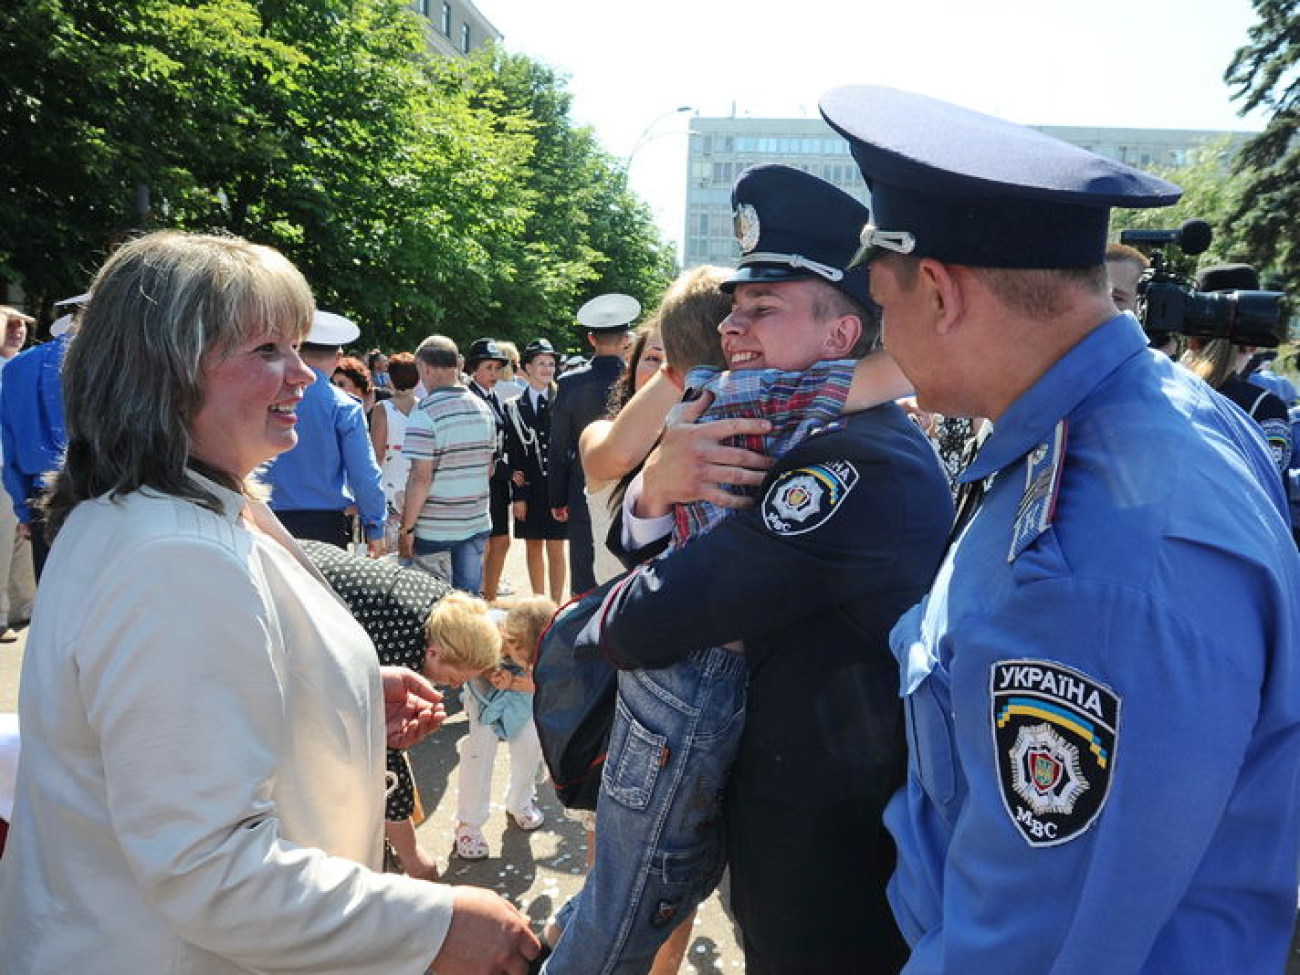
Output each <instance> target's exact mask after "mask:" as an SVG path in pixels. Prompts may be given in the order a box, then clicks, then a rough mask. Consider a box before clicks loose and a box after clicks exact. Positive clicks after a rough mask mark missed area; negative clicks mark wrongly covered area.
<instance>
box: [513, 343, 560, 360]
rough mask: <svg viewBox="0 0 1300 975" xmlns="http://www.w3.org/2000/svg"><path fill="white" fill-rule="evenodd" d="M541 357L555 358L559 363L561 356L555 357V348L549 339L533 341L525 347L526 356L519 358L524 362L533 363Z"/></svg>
mask: <svg viewBox="0 0 1300 975" xmlns="http://www.w3.org/2000/svg"><path fill="white" fill-rule="evenodd" d="M539 355H549V356H555V358H556V361H557V362H558V361H559V356H557V355H555V346H553V345H551V343H550V342H549V341H548V340H547V339H533V340H532V341H531V342H529V343H528V344H527V345H525V346H524V354H523V355H521V356H520V357H519V358H520V361H522V362H532V361H533V360H534V359H536V358H537V357H538V356H539Z"/></svg>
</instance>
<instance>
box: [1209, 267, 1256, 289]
mask: <svg viewBox="0 0 1300 975" xmlns="http://www.w3.org/2000/svg"><path fill="white" fill-rule="evenodd" d="M1196 290H1197V291H1258V290H1259V274H1258V273H1256V271H1255V269H1254V268H1253V267H1251V266H1250V265H1249V264H1211V265H1210V266H1208V267H1203V268H1201V269H1200V270H1198V271H1197V272H1196Z"/></svg>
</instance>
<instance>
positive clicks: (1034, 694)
mask: <svg viewBox="0 0 1300 975" xmlns="http://www.w3.org/2000/svg"><path fill="white" fill-rule="evenodd" d="M989 684H990V700H991V702H992V709H991V712H990V717H991V724H992V731H993V749H994V753H995V754H996V756H997V773H998V784H999V786H1000V788H1001V791H1002V804H1003V806H1005V807H1006V810H1007V815H1009V816H1010V817H1011V821H1012V823H1014V824H1015V827H1016V829H1018V830H1019V831H1020V835H1021V836H1023V837H1024V840H1025V842H1026V843H1028V844H1029V845H1030V846H1059V845H1060V844H1062V843H1067V842H1069V841H1070V840H1072V839H1075V838H1076V837H1078V836H1080V835H1081V834H1082V833H1084V832H1085V831H1086V830H1087V829H1088V827H1089V826H1091V825H1092V824H1093V822H1094V821H1095V820H1096V818H1097V816H1098V815H1100V813H1101V810H1102V807H1103V806H1104V805H1105V804H1106V797H1107V795H1108V794H1109V792H1110V781H1111V773H1112V770H1113V769H1114V767H1115V749H1116V746H1117V745H1118V743H1119V712H1120V698H1119V696H1118V695H1117V694H1115V692H1114V691H1112V690H1111V689H1110V688H1109V687H1107V686H1106V685H1104V684H1102V683H1100V682H1098V681H1095V680H1093V679H1092V678H1091V677H1088V676H1087V675H1086V674H1082V673H1080V672H1079V671H1077V670H1074V669H1072V668H1070V667H1066V666H1064V665H1062V664H1058V663H1053V662H1051V661H1048V660H1033V659H1030V660H999V661H998V662H997V663H995V664H994V665H993V667H992V669H991V670H990V673H989Z"/></svg>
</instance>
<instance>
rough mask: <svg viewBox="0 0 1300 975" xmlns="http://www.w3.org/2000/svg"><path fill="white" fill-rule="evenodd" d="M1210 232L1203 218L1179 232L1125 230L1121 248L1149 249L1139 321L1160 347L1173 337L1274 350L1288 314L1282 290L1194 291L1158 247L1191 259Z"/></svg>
mask: <svg viewBox="0 0 1300 975" xmlns="http://www.w3.org/2000/svg"><path fill="white" fill-rule="evenodd" d="M1212 236H1213V232H1212V231H1211V230H1210V225H1209V224H1208V223H1206V222H1205V221H1204V220H1188V221H1187V222H1186V223H1184V224H1183V225H1182V226H1181V227H1180V228H1178V229H1177V230H1124V231H1121V232H1120V235H1119V241H1120V243H1121V244H1128V245H1130V246H1133V247H1138V248H1141V249H1148V248H1155V249H1154V250H1151V253H1150V255H1149V256H1150V258H1151V266H1150V267H1149V268H1147V269H1146V271H1144V272H1143V273H1142V279H1141V280H1140V281H1139V282H1138V291H1137V295H1138V297H1137V317H1138V321H1140V322H1141V323H1142V330H1143V331H1144V332H1146V333H1147V335H1148V336H1150V337H1151V339H1152V343H1153V344H1155V345H1162V344H1164V342H1165V341H1168V336H1169V335H1170V334H1171V333H1174V332H1177V333H1180V334H1182V335H1188V336H1192V337H1195V338H1207V339H1228V340H1229V341H1231V342H1233V343H1235V344H1237V345H1257V346H1263V347H1266V348H1275V347H1276V346H1277V345H1278V344H1279V343H1280V342H1282V341H1285V339H1286V325H1287V323H1286V316H1285V315H1284V314H1283V302H1284V300H1285V298H1286V296H1285V295H1284V294H1283V293H1282V292H1280V291H1197V290H1196V287H1195V284H1194V283H1193V281H1192V280H1191V279H1190V278H1188V277H1187V276H1186V275H1184V274H1180V273H1179V272H1178V270H1177V268H1176V267H1175V266H1174V263H1173V262H1172V261H1171V260H1170V259H1169V258H1168V257H1166V256H1165V253H1164V251H1163V250H1162V249H1160V248H1162V247H1165V246H1173V247H1176V248H1177V249H1178V250H1180V251H1182V252H1183V253H1184V254H1185V255H1187V256H1189V257H1191V256H1195V255H1197V254H1202V253H1204V252H1205V251H1206V250H1207V249H1208V248H1209V246H1210V239H1211V237H1212Z"/></svg>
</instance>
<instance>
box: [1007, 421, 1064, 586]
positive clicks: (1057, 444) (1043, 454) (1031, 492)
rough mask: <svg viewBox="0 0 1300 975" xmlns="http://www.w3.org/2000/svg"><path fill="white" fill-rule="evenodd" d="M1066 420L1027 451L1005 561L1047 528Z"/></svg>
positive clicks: (1057, 482) (1052, 513) (1058, 476)
mask: <svg viewBox="0 0 1300 975" xmlns="http://www.w3.org/2000/svg"><path fill="white" fill-rule="evenodd" d="M1065 435H1066V421H1065V420H1062V421H1061V422H1059V423H1058V424H1056V427H1055V428H1054V429H1053V430H1052V435H1051V436H1050V437H1049V438H1048V439H1047V440H1046V441H1044V442H1043V443H1041V444H1039V445H1038V446H1037V447H1035V448H1034V449H1033V450H1031V451H1030V452H1029V456H1028V457H1027V458H1026V459H1025V493H1024V494H1023V495H1021V497H1020V506H1019V507H1018V508H1017V509H1016V523H1015V526H1014V527H1013V528H1012V532H1011V551H1010V552H1008V553H1007V561H1008V562H1014V561H1015V560H1016V557H1017V556H1018V555H1020V553H1021V552H1023V551H1024V550H1025V549H1027V548H1028V547H1029V546H1030V545H1031V544H1033V543H1034V541H1035V540H1037V539H1038V537H1039V536H1040V535H1042V534H1043V532H1045V531H1047V529H1048V527H1049V526H1050V525H1051V524H1052V519H1053V517H1055V515H1056V495H1057V493H1058V492H1059V491H1060V489H1061V471H1062V470H1063V469H1064V466H1065V465H1064V464H1063V463H1062V460H1063V459H1064V457H1065Z"/></svg>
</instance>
